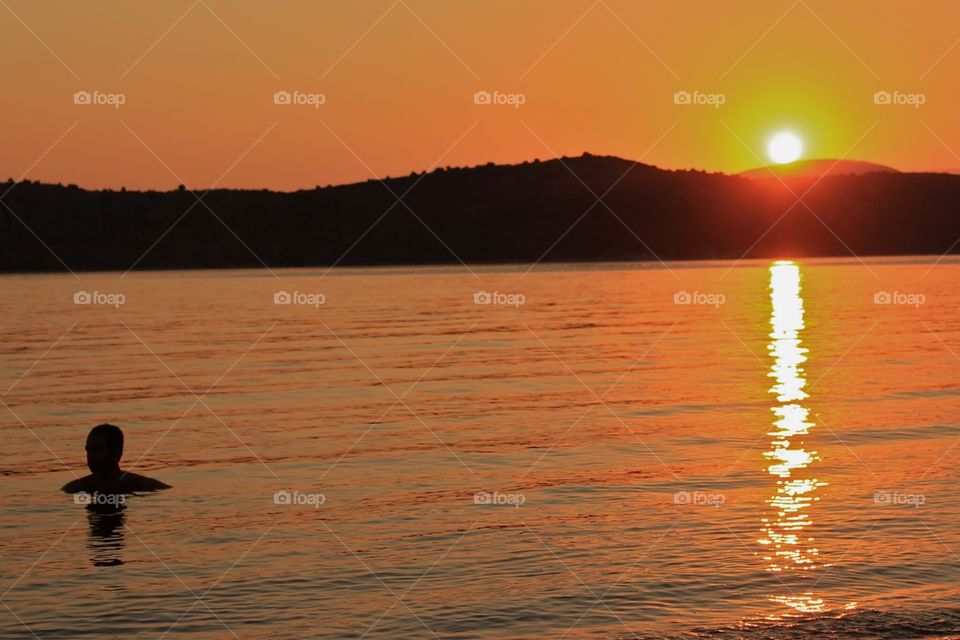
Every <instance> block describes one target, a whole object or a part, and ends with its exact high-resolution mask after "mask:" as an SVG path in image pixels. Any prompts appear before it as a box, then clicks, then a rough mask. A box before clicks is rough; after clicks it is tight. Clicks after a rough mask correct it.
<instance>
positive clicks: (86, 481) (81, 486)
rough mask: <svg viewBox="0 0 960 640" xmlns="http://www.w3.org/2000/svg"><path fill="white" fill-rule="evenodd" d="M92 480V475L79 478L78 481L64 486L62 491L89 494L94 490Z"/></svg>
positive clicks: (72, 481)
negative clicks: (85, 492)
mask: <svg viewBox="0 0 960 640" xmlns="http://www.w3.org/2000/svg"><path fill="white" fill-rule="evenodd" d="M92 480H93V476H92V475H90V476H84V477H82V478H77V479H76V480H71V481H70V482H68V483H67V484H65V485H63V486H62V487H61V488H60V490H61V491H63V492H64V493H80V492H81V491H87V492H89V491H90V490H91V489H92Z"/></svg>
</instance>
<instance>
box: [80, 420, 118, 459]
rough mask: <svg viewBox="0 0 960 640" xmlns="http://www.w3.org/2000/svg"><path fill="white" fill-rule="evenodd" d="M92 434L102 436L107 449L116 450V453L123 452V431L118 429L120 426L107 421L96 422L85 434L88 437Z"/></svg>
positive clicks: (91, 436)
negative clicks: (102, 422)
mask: <svg viewBox="0 0 960 640" xmlns="http://www.w3.org/2000/svg"><path fill="white" fill-rule="evenodd" d="M94 436H103V437H104V439H105V440H106V442H107V448H108V449H110V450H111V451H116V452H117V453H118V454H121V453H123V431H121V430H120V427H118V426H116V425H113V424H107V423H104V424H98V425H97V426H95V427H94V428H93V429H90V433H89V434H88V435H87V437H88V438H93V437H94Z"/></svg>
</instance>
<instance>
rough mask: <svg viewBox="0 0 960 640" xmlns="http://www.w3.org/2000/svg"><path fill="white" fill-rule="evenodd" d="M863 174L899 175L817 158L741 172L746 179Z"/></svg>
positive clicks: (860, 164) (855, 162)
mask: <svg viewBox="0 0 960 640" xmlns="http://www.w3.org/2000/svg"><path fill="white" fill-rule="evenodd" d="M865 173H900V172H899V171H898V170H897V169H894V168H892V167H887V166H885V165H882V164H875V163H873V162H864V161H862V160H834V159H831V158H817V159H813V160H797V161H796V162H790V163H787V164H774V165H769V166H765V167H758V168H756V169H749V170H747V171H741V172H740V173H739V174H737V175H741V176H744V177H747V178H777V177H779V178H819V177H821V176H843V175H863V174H865Z"/></svg>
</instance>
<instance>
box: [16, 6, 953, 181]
mask: <svg viewBox="0 0 960 640" xmlns="http://www.w3.org/2000/svg"><path fill="white" fill-rule="evenodd" d="M0 47H2V56H3V58H4V60H5V64H4V75H5V80H6V83H5V84H6V87H5V91H4V92H3V94H2V97H0V104H2V109H3V115H4V117H3V119H2V121H0V131H2V135H3V139H4V153H3V154H2V156H0V163H2V166H0V179H6V178H7V177H12V178H14V179H19V178H21V177H23V178H28V179H32V180H40V181H45V182H64V183H76V184H79V185H80V186H83V187H88V188H104V187H113V188H119V187H120V186H126V187H127V188H137V189H142V188H156V189H169V188H172V187H174V186H176V185H177V184H178V183H179V182H181V181H182V182H184V183H186V184H187V186H189V187H191V188H195V189H203V188H208V187H211V186H220V187H248V188H270V189H280V190H293V189H298V188H309V187H313V186H315V185H318V184H319V185H326V184H339V183H345V182H353V181H359V180H366V179H368V178H371V177H386V176H399V175H406V174H409V173H410V172H412V171H422V170H427V169H430V168H432V167H433V166H434V165H439V166H448V165H456V166H462V165H476V164H483V163H486V162H490V161H492V162H497V163H514V162H521V161H523V160H529V159H533V158H541V159H546V158H550V157H554V156H557V155H579V154H581V153H582V152H584V151H589V152H591V153H595V154H611V155H617V156H622V157H624V158H628V159H637V160H641V161H643V162H647V163H650V164H655V165H658V166H661V167H665V168H699V169H705V170H708V171H724V172H736V171H741V170H744V169H748V168H751V167H755V166H758V165H760V164H763V163H766V162H767V161H768V158H767V156H766V152H765V149H766V144H767V142H768V140H769V138H770V137H771V136H772V135H773V134H775V133H777V132H779V131H782V130H790V131H793V132H795V133H796V134H797V135H798V136H799V137H800V139H801V140H802V141H803V144H804V152H803V157H806V158H823V157H841V156H843V157H846V158H849V159H858V160H868V161H872V162H878V163H881V164H887V165H890V166H893V167H896V168H898V169H901V170H907V171H944V170H950V171H958V170H960V156H958V155H957V154H958V153H960V119H958V118H957V117H956V114H957V112H958V103H960V81H958V78H960V3H958V2H956V1H955V0H940V1H929V2H923V3H919V4H916V5H913V6H911V5H909V4H907V3H902V2H898V3H894V2H887V1H880V2H877V1H875V0H871V1H859V0H858V1H852V2H843V3H835V2H822V1H816V0H806V1H804V0H797V1H796V2H791V1H776V2H770V1H766V0H764V1H759V0H755V1H738V2H724V3H708V2H669V3H667V2H625V1H618V0H596V1H594V0H570V1H562V2H557V1H556V0H553V1H547V0H542V1H541V0H537V1H532V0H522V1H520V2H517V1H516V0H485V1H483V2H464V1H457V2H450V1H447V0H358V1H355V2H342V1H336V2H333V1H329V2H318V1H302V2H287V1H283V2H269V3H268V2H252V1H247V0H230V1H227V0H169V1H165V2H151V3H139V2H138V3H129V2H121V1H109V2H107V1H105V2H97V3H77V2H68V1H65V0H64V1H52V0H51V1H45V2H34V1H31V0H0ZM78 91H86V92H89V94H90V95H91V96H93V95H95V93H94V92H99V94H100V98H99V99H103V100H116V98H114V97H112V96H111V94H121V96H122V97H121V98H120V99H121V100H122V101H123V104H122V105H120V106H119V107H116V106H114V105H113V104H99V105H96V104H75V103H74V94H75V92H78ZM277 91H287V92H290V94H294V92H301V93H302V94H310V95H313V94H322V95H323V98H324V103H323V104H321V105H317V106H316V107H315V106H314V105H312V104H299V105H290V104H275V103H274V94H275V92H277ZM477 91H488V92H491V93H492V92H500V94H507V95H508V96H512V95H513V94H520V97H519V98H514V97H509V98H503V99H504V100H507V101H511V102H515V101H522V102H523V104H520V105H519V106H518V105H515V104H499V105H490V104H475V102H474V94H475V92H477ZM678 91H681V92H683V91H685V92H688V93H689V94H690V95H691V96H699V99H701V100H707V101H708V102H712V103H708V104H677V103H676V102H675V99H674V97H675V94H676V92H678ZM878 91H886V92H889V94H890V95H891V96H894V97H893V98H892V100H897V99H898V98H896V96H898V95H899V96H900V98H899V99H901V100H904V101H907V103H905V104H876V103H875V100H874V94H875V92H878ZM695 92H697V93H695ZM718 95H719V96H721V97H720V98H719V101H722V104H719V105H716V104H713V103H716V102H717V101H718V99H717V97H716V96H718ZM104 96H106V97H104ZM705 96H706V97H705ZM917 96H920V97H919V100H920V101H921V102H922V104H919V105H917V104H915V103H916V102H917V101H918V99H917ZM303 99H305V100H307V99H308V98H303Z"/></svg>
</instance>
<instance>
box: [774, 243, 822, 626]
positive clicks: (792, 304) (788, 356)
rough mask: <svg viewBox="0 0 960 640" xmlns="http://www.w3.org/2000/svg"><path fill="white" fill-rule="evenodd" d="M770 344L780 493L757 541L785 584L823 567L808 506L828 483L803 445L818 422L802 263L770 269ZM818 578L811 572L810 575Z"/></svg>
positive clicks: (791, 596)
mask: <svg viewBox="0 0 960 640" xmlns="http://www.w3.org/2000/svg"><path fill="white" fill-rule="evenodd" d="M770 300H771V306H772V311H771V315H770V326H771V332H770V338H771V340H770V344H769V345H768V347H767V348H768V351H769V352H770V356H771V358H772V360H773V363H772V364H771V367H770V372H769V373H768V374H767V375H769V376H770V377H772V378H773V379H774V380H775V383H774V385H773V386H772V387H771V388H770V392H771V393H772V394H774V396H775V397H776V403H775V404H774V405H773V406H772V407H771V410H772V411H773V414H774V416H775V417H776V419H775V420H774V423H773V427H774V428H773V430H772V431H770V432H769V435H770V436H771V438H772V439H771V441H770V450H769V451H766V452H765V453H764V457H766V459H767V460H768V462H769V466H768V467H767V469H768V471H769V472H770V474H771V475H773V476H776V478H777V484H776V493H774V494H773V496H772V497H771V498H770V499H769V500H767V504H769V505H770V506H771V508H772V509H771V512H770V515H768V516H767V517H766V518H764V519H763V520H762V521H763V532H764V537H762V538H761V539H760V540H758V542H759V543H760V544H762V545H764V546H765V547H766V549H767V553H766V554H765V555H764V560H765V561H766V563H767V570H768V571H770V572H773V573H775V574H777V575H778V577H780V578H781V581H782V582H783V583H784V586H786V584H787V580H786V578H787V576H788V575H791V576H798V575H802V574H804V573H807V572H814V570H816V569H818V568H820V567H822V566H823V565H822V563H821V562H820V559H819V555H820V552H819V551H818V549H817V548H816V546H814V539H813V537H812V536H811V535H810V534H811V532H810V531H809V529H810V528H811V526H812V525H813V522H812V521H811V519H810V514H809V508H810V506H811V505H812V504H813V503H814V502H815V501H817V500H819V498H818V497H817V496H816V495H815V494H816V491H817V489H818V488H819V487H821V486H823V485H824V484H825V483H824V482H821V481H819V480H818V479H817V478H815V477H813V476H811V474H810V472H809V470H808V467H809V466H810V465H811V464H813V463H814V462H816V461H817V460H819V459H820V457H819V456H818V455H817V452H816V451H808V450H807V449H805V448H804V447H803V440H802V436H804V435H806V434H807V433H809V431H810V429H811V428H812V427H813V426H814V424H813V423H812V422H810V420H809V410H808V409H807V408H806V407H805V406H804V405H803V401H804V400H805V399H806V398H807V397H808V395H807V393H806V391H804V387H805V386H806V378H805V377H804V374H805V371H804V368H803V363H804V362H806V360H807V355H806V354H807V349H806V348H805V347H803V346H802V340H801V334H802V332H803V329H804V324H803V297H802V296H801V277H800V267H799V266H798V265H796V264H795V263H793V262H791V261H786V260H781V261H777V262H775V263H774V264H773V265H771V267H770ZM810 577H811V578H812V577H813V576H812V575H811V576H810ZM770 599H771V600H773V601H775V602H778V603H781V604H784V605H787V606H789V607H791V608H793V609H795V610H797V611H799V612H801V613H816V612H819V611H824V610H825V609H827V606H826V605H825V604H824V601H823V599H821V598H818V597H816V596H815V595H814V593H813V592H812V591H804V592H799V593H794V592H791V593H787V594H785V595H772V596H770Z"/></svg>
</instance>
